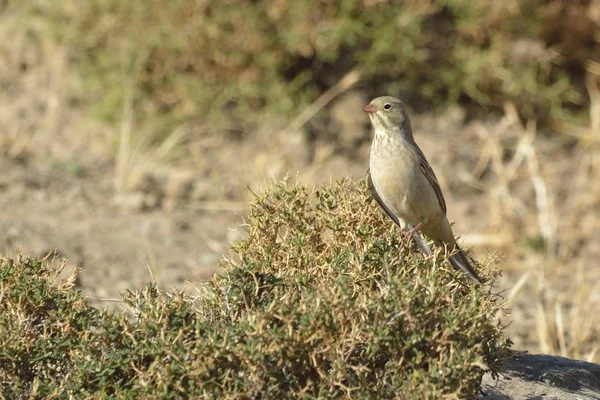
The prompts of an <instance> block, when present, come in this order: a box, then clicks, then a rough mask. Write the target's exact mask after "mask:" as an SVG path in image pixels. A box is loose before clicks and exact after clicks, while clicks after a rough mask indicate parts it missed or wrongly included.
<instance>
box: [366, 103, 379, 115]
mask: <svg viewBox="0 0 600 400" xmlns="http://www.w3.org/2000/svg"><path fill="white" fill-rule="evenodd" d="M363 111H364V112H367V113H369V114H372V113H374V112H376V111H377V110H376V109H375V107H373V104H371V103H369V104H367V105H366V106H364V107H363Z"/></svg>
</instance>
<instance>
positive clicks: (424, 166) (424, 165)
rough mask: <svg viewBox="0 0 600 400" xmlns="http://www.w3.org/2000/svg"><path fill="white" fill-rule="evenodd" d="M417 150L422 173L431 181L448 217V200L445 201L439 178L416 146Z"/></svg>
mask: <svg viewBox="0 0 600 400" xmlns="http://www.w3.org/2000/svg"><path fill="white" fill-rule="evenodd" d="M415 149H416V151H417V156H418V157H419V167H420V168H421V172H423V175H425V178H427V180H428V181H429V184H430V185H431V187H432V188H433V191H434V192H435V195H436V196H437V199H438V202H439V203H440V206H441V207H442V210H443V211H444V215H446V200H445V199H444V195H443V194H442V188H441V187H440V184H439V182H438V180H437V177H436V176H435V172H433V169H432V168H431V166H430V165H429V163H428V162H427V159H426V158H425V154H423V152H422V151H421V149H420V148H419V146H417V145H416V144H415Z"/></svg>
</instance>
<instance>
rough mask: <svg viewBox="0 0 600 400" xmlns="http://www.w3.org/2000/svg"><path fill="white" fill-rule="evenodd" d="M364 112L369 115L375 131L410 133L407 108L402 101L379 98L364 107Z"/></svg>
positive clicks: (386, 97)
mask: <svg viewBox="0 0 600 400" xmlns="http://www.w3.org/2000/svg"><path fill="white" fill-rule="evenodd" d="M363 111H364V112H366V113H368V114H369V119H370V120H371V123H372V124H373V127H374V128H375V130H382V131H385V132H391V131H398V130H400V131H404V132H406V131H408V132H410V120H409V119H408V114H407V112H406V106H405V105H404V103H403V102H402V101H401V100H400V99H397V98H395V97H392V96H382V97H377V98H376V99H373V100H372V101H371V102H370V103H369V104H367V105H366V106H364V107H363ZM411 137H412V134H411Z"/></svg>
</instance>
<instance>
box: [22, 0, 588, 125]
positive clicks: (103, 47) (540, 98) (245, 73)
mask: <svg viewBox="0 0 600 400" xmlns="http://www.w3.org/2000/svg"><path fill="white" fill-rule="evenodd" d="M542 3H543V4H540V2H538V1H534V0H519V1H517V2H511V4H510V5H507V4H504V3H498V2H490V1H487V0H478V1H464V0H443V1H440V0H427V1H392V0H390V1H361V0H336V1H329V2H326V1H320V2H303V1H294V0H280V1H272V0H258V1H246V0H229V1H209V0H202V1H197V0H171V1H164V0H145V1H129V2H122V1H115V0H90V1H86V2H84V3H81V2H75V1H73V0H67V1H60V2H58V1H55V2H19V3H15V7H17V8H18V9H20V10H22V11H23V15H24V20H25V23H24V24H23V25H24V26H26V27H28V28H29V29H30V31H31V32H32V34H34V35H40V36H44V37H45V36H51V37H54V38H55V39H56V41H58V42H60V43H64V44H66V45H67V46H68V48H69V49H70V54H71V56H72V60H73V63H74V65H75V67H76V71H78V72H79V75H80V76H81V77H82V78H83V80H84V83H85V95H82V98H81V99H80V100H81V101H83V102H84V104H88V105H89V107H90V109H91V110H92V111H93V113H94V114H95V115H97V116H98V117H101V118H103V119H106V120H108V121H113V122H118V121H120V119H121V117H122V110H123V107H124V104H125V102H126V101H127V99H128V98H132V99H133V102H134V105H135V107H134V110H136V111H137V113H136V115H137V116H138V127H139V128H140V129H141V130H142V131H150V132H154V133H155V134H164V133H165V132H168V130H169V129H173V127H174V126H175V125H176V124H180V123H182V122H187V121H189V120H190V119H195V118H198V117H200V119H201V120H203V121H204V122H206V121H207V119H208V120H211V121H213V122H214V121H215V119H218V118H220V117H223V118H227V119H228V120H229V122H228V124H233V125H234V126H235V124H236V123H240V124H242V123H249V122H252V121H253V120H255V118H256V117H259V116H261V115H264V113H265V112H270V111H275V112H277V113H279V114H283V115H293V114H295V113H298V112H299V110H301V109H302V108H303V107H305V106H306V105H307V104H308V103H309V102H311V101H314V100H315V99H316V97H317V96H318V95H320V94H321V93H323V91H324V90H326V89H327V88H329V87H331V86H332V85H333V84H334V83H335V82H337V81H338V80H339V79H340V78H341V77H342V76H343V75H344V74H345V73H347V72H348V71H349V70H350V69H352V68H354V67H357V66H358V67H360V68H361V69H362V70H363V80H364V82H365V83H367V82H368V83H369V86H370V88H369V89H368V92H369V94H370V95H376V94H377V95H381V94H397V93H398V92H400V93H402V95H403V97H405V98H407V99H408V100H410V101H411V103H413V104H422V103H425V104H427V105H431V104H433V105H444V104H447V103H452V102H456V101H458V100H468V101H470V102H476V103H478V104H482V105H484V106H486V107H487V106H495V107H501V106H502V105H503V104H504V102H505V101H507V100H508V101H514V102H515V103H517V106H518V108H519V109H520V110H521V112H522V113H523V115H524V116H526V117H530V116H534V117H536V118H546V117H548V116H553V117H557V116H559V113H560V110H561V109H562V108H563V107H564V106H569V107H572V108H574V109H577V107H581V105H582V103H584V102H585V101H584V100H583V97H582V96H581V94H582V93H584V88H583V86H582V82H583V80H582V79H581V75H582V74H583V72H584V65H585V62H586V61H587V59H586V54H587V57H589V58H592V53H593V52H594V46H593V45H590V43H594V39H593V35H594V32H593V29H591V28H590V29H591V30H590V29H587V30H585V32H584V31H583V30H582V29H580V30H579V31H578V32H579V33H578V36H573V35H567V36H568V38H567V39H566V41H565V42H564V43H563V42H561V40H562V39H561V37H562V35H564V32H569V27H568V26H563V25H558V24H557V23H556V20H558V21H561V20H563V19H564V18H562V16H563V15H565V14H569V13H570V12H571V11H573V12H574V11H577V10H579V9H578V8H577V7H579V6H578V5H577V4H565V5H563V6H560V7H559V5H560V3H561V1H559V0H549V1H546V2H542ZM570 10H571V11H570ZM582 18H587V17H585V13H584V14H583V15H582ZM584 25H585V24H584ZM581 26H583V25H581ZM586 26H587V25H586ZM590 26H593V24H592V25H590ZM553 27H554V28H553ZM580 31H581V32H580ZM522 39H533V48H531V46H530V47H526V48H525V50H521V51H520V52H519V50H518V49H517V47H518V43H522ZM519 41H521V42H519ZM530 45H531V43H530ZM521 47H522V46H521ZM574 47H576V48H577V49H580V50H581V51H579V52H578V54H579V55H578V57H579V58H578V59H577V60H575V61H574V60H573V57H571V56H570V55H569V54H571V53H572V52H573V50H571V49H572V48H574ZM586 49H587V50H586ZM552 54H554V55H552ZM561 56H563V57H562V58H561ZM558 60H560V61H561V63H560V64H559V63H558V62H557V61H558ZM231 108H234V109H235V110H236V112H234V113H231V112H226V110H228V109H231ZM232 119H233V121H232Z"/></svg>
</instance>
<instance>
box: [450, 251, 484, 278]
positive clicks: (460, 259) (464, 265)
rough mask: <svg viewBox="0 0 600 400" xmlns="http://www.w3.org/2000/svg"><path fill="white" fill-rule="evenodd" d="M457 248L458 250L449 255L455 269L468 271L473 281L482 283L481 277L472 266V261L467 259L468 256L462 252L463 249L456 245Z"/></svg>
mask: <svg viewBox="0 0 600 400" xmlns="http://www.w3.org/2000/svg"><path fill="white" fill-rule="evenodd" d="M455 250H458V251H456V252H455V253H454V254H452V255H451V256H450V257H449V260H450V264H452V266H453V267H454V269H457V270H461V271H463V272H464V273H466V274H467V276H468V277H469V279H471V280H472V281H473V282H476V283H477V284H479V285H481V278H480V277H479V276H478V275H477V273H476V272H475V270H474V269H473V267H472V266H471V263H470V262H469V260H467V257H465V255H464V253H463V252H462V250H461V249H460V248H459V247H458V246H456V248H455Z"/></svg>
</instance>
